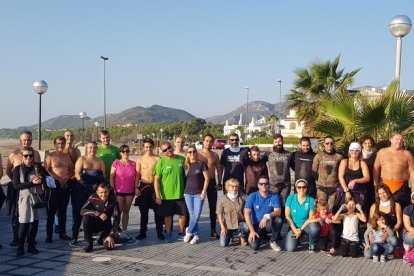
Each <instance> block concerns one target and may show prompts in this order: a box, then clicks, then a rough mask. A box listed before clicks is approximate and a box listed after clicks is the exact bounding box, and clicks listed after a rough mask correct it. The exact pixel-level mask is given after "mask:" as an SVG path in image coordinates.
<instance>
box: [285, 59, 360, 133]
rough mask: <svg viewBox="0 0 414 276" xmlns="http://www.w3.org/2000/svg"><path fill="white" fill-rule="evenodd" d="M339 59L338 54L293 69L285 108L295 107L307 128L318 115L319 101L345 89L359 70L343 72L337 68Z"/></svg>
mask: <svg viewBox="0 0 414 276" xmlns="http://www.w3.org/2000/svg"><path fill="white" fill-rule="evenodd" d="M339 61H340V55H338V56H337V57H336V58H335V60H334V61H329V60H328V61H325V62H315V63H313V64H311V65H310V66H309V68H298V69H296V70H295V71H294V74H295V75H296V79H295V81H294V83H293V89H292V90H291V91H290V93H289V94H288V95H287V101H288V106H287V108H288V109H296V114H297V115H298V117H299V120H301V121H304V123H305V126H306V127H308V128H312V126H313V124H314V122H315V121H316V120H317V118H318V117H319V114H320V112H319V110H318V106H319V103H320V101H323V100H329V99H330V97H331V96H332V94H333V93H334V92H336V91H346V88H347V87H348V86H350V85H352V83H353V80H354V77H355V75H356V74H357V73H358V72H359V70H360V69H356V70H353V71H351V72H350V73H344V69H340V70H338V66H339Z"/></svg>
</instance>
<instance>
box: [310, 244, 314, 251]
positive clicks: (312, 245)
mask: <svg viewBox="0 0 414 276" xmlns="http://www.w3.org/2000/svg"><path fill="white" fill-rule="evenodd" d="M309 253H315V245H314V244H310V245H309Z"/></svg>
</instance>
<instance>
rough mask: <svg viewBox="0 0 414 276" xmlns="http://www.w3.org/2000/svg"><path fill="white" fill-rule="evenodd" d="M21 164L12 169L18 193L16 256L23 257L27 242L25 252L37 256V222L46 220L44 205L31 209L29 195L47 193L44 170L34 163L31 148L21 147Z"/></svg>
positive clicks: (31, 202) (31, 204)
mask: <svg viewBox="0 0 414 276" xmlns="http://www.w3.org/2000/svg"><path fill="white" fill-rule="evenodd" d="M20 153H21V156H22V161H23V162H22V164H21V165H18V166H16V167H15V168H14V169H13V172H12V174H13V185H14V188H15V189H16V190H17V191H18V207H17V208H18V216H19V223H20V225H19V233H18V246H17V256H22V255H24V242H25V240H26V237H27V240H28V243H29V245H28V248H27V251H28V252H29V253H33V254H37V253H39V250H37V249H36V247H35V238H36V235H37V230H38V226H39V220H41V219H46V218H47V211H46V205H44V206H43V207H36V208H35V207H33V201H32V200H31V196H30V193H37V194H39V195H45V193H46V192H47V187H46V175H47V172H46V170H45V168H43V167H42V166H41V165H37V164H36V163H34V159H33V156H34V150H33V148H31V147H23V148H22V149H21V151H20Z"/></svg>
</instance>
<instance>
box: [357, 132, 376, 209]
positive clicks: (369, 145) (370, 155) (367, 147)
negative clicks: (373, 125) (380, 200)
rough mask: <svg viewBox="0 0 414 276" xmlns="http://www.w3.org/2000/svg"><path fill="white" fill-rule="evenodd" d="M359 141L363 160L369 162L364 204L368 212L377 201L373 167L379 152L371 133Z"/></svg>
mask: <svg viewBox="0 0 414 276" xmlns="http://www.w3.org/2000/svg"><path fill="white" fill-rule="evenodd" d="M359 143H360V144H361V145H362V158H361V159H362V160H364V161H365V163H367V166H368V172H369V182H368V183H367V184H365V187H366V189H367V197H366V200H365V206H362V208H363V209H364V212H366V213H368V212H369V208H370V207H371V205H372V204H373V203H374V202H375V187H374V178H373V169H374V163H375V158H376V157H377V154H376V153H375V152H374V147H375V141H374V138H372V136H371V135H363V136H361V138H360V139H359Z"/></svg>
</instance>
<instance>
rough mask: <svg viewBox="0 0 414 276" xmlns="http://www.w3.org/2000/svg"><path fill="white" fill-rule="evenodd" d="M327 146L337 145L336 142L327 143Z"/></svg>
mask: <svg viewBox="0 0 414 276" xmlns="http://www.w3.org/2000/svg"><path fill="white" fill-rule="evenodd" d="M325 145H335V143H334V142H326V143H325Z"/></svg>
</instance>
